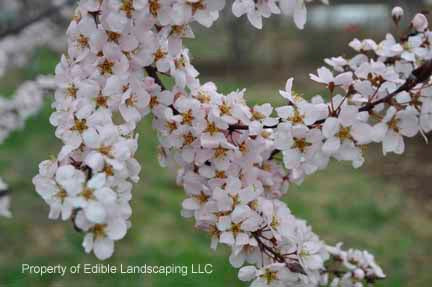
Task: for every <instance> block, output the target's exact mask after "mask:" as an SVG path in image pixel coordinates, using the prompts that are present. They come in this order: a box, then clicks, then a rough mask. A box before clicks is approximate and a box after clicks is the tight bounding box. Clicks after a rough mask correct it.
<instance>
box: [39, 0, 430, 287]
mask: <svg viewBox="0 0 432 287" xmlns="http://www.w3.org/2000/svg"><path fill="white" fill-rule="evenodd" d="M224 4H225V1H223V0H211V1H210V0H193V1H192V0H172V1H164V0H86V1H81V2H80V4H79V7H78V9H77V10H76V16H75V18H74V20H73V21H72V23H71V25H70V26H69V29H68V32H67V35H68V53H67V55H65V56H63V57H62V60H61V63H60V64H59V65H58V66H57V69H56V83H57V86H58V89H57V92H56V96H55V102H54V105H53V106H54V108H55V109H56V111H55V112H54V113H53V115H52V116H51V123H52V124H53V125H54V126H55V127H56V136H57V137H58V138H60V139H61V140H62V141H63V143H64V146H63V148H62V150H61V151H60V153H59V155H58V157H57V158H56V159H54V160H50V161H45V162H43V163H41V165H40V173H39V175H37V176H36V177H35V178H34V180H33V182H34V184H35V186H36V190H37V192H38V193H39V194H40V195H41V196H42V198H43V199H44V200H45V201H46V202H47V204H48V205H49V206H50V218H53V219H57V218H59V217H61V218H62V219H63V220H68V219H72V221H73V223H74V224H75V226H76V227H77V228H79V229H80V230H82V231H84V232H85V233H86V235H85V238H84V243H83V246H84V248H85V250H86V251H87V252H90V251H92V250H93V251H94V253H95V255H96V256H97V257H98V258H99V259H106V258H108V257H110V256H111V255H112V254H113V251H114V241H117V240H119V239H121V238H123V237H124V236H125V234H126V231H127V229H128V227H130V222H129V218H130V216H131V208H130V205H129V202H130V200H131V191H132V183H133V182H136V181H137V180H138V174H139V170H140V166H139V164H138V163H137V161H136V160H135V159H134V153H135V151H136V149H137V135H136V133H135V128H136V124H137V123H138V122H139V121H140V120H141V119H142V118H143V117H144V116H145V115H146V114H148V113H151V114H152V116H153V119H154V122H153V126H154V128H155V129H156V130H157V132H158V138H159V141H160V161H161V163H162V164H168V163H170V162H172V163H175V165H176V166H178V169H179V170H178V175H177V181H178V184H180V185H182V186H183V188H184V189H185V192H186V199H185V200H184V201H183V204H182V206H183V211H182V214H183V216H185V217H189V218H193V219H194V220H195V222H196V227H197V228H198V229H200V230H203V231H205V232H207V233H209V234H210V236H211V237H212V243H211V245H212V247H213V248H216V247H217V245H218V244H222V245H227V246H229V247H230V248H231V256H230V263H231V265H233V266H234V267H236V268H241V269H240V272H239V278H240V279H241V280H243V281H253V283H252V286H255V287H257V286H322V285H327V284H333V285H332V286H337V284H339V285H340V284H342V286H356V287H358V286H363V284H365V285H367V284H372V283H374V282H375V281H376V280H378V279H381V278H384V277H385V275H384V273H383V272H382V270H381V269H380V268H379V267H378V265H377V264H376V263H375V261H374V258H373V257H372V256H371V255H370V254H369V253H367V252H360V251H354V250H350V251H347V252H345V251H341V250H340V248H339V247H340V246H336V247H329V246H327V245H326V244H325V243H324V242H322V241H321V240H320V239H319V237H318V236H317V235H316V234H314V233H313V232H312V230H311V227H310V226H308V225H307V223H306V222H305V221H303V220H301V219H298V218H296V217H295V216H294V215H293V214H291V212H290V209H289V208H288V207H287V205H286V204H285V203H284V202H283V201H281V197H282V196H283V195H284V194H285V193H286V191H287V188H288V186H289V184H291V183H296V184H300V183H301V182H302V181H303V180H304V178H305V176H306V175H309V174H312V173H314V172H316V171H317V170H320V169H323V168H325V167H326V166H327V165H328V163H329V161H330V159H332V158H333V159H336V160H344V161H351V162H352V163H353V166H354V167H359V166H361V165H362V163H363V162H364V158H363V154H362V153H363V149H364V146H365V145H367V144H369V143H372V142H378V143H382V144H383V151H384V153H388V152H396V153H402V152H403V147H404V146H403V143H404V141H403V137H412V136H414V135H416V134H417V133H418V132H423V133H426V132H429V131H430V130H431V129H432V128H430V127H432V121H431V120H432V118H431V114H430V111H431V110H432V108H431V105H430V94H429V92H428V91H429V89H428V88H429V79H430V76H431V74H432V62H431V61H430V60H429V55H431V51H432V49H431V48H430V44H429V43H430V41H429V40H428V39H429V37H430V34H431V32H429V30H428V29H426V28H425V29H423V30H422V31H420V29H417V28H416V29H417V30H416V31H415V33H414V34H413V35H411V36H410V37H407V38H406V39H405V38H404V39H402V42H401V43H398V42H397V41H396V40H395V38H393V37H392V36H391V35H388V36H387V38H386V40H385V41H383V42H381V43H379V44H377V43H375V42H374V41H372V40H365V41H360V40H355V41H353V42H352V43H351V44H350V46H351V47H353V48H354V49H355V50H356V51H357V52H358V55H356V56H355V57H353V58H351V59H345V58H342V57H338V58H331V59H327V60H326V62H327V63H328V64H329V65H330V67H331V68H332V70H333V71H331V70H330V69H329V68H326V67H323V68H320V69H319V70H318V72H317V75H311V79H312V80H313V81H316V82H318V83H320V84H322V85H323V86H325V87H326V88H327V89H328V92H329V99H328V100H327V101H326V100H324V99H323V98H322V97H320V96H315V97H313V98H312V99H311V100H310V101H308V100H306V99H304V98H302V97H301V96H300V95H298V94H297V93H295V92H293V91H292V83H293V80H292V79H290V80H288V82H287V85H286V88H285V90H284V91H281V92H280V94H281V96H282V97H283V98H285V99H286V101H287V105H285V106H281V107H277V108H274V107H272V106H271V105H270V104H264V105H257V106H254V107H249V106H248V105H247V103H246V100H245V98H244V93H245V91H244V90H237V91H234V92H232V93H229V94H228V95H223V94H221V93H220V92H218V90H217V87H216V85H215V84H213V83H205V84H201V83H200V81H199V79H198V72H197V71H196V69H195V68H194V67H193V66H192V64H191V62H190V57H189V51H188V50H187V49H185V48H183V43H182V40H183V39H184V38H189V37H193V32H192V30H191V27H190V24H191V23H193V22H198V23H200V24H202V25H204V26H207V27H209V26H211V25H212V23H213V22H214V21H215V20H216V19H217V18H218V15H219V12H220V10H221V9H222V8H223V7H224ZM296 5H298V6H296ZM249 6H251V7H252V8H253V9H252V10H253V11H255V12H251V11H252V10H250V9H249V8H248V7H249ZM303 6H304V1H298V0H295V1H294V0H292V1H291V0H286V1H282V0H281V1H234V4H233V10H234V13H235V14H236V15H241V14H245V13H246V14H247V15H248V17H249V19H252V20H251V21H252V23H254V25H255V26H260V25H259V24H258V23H260V22H259V20H257V19H259V18H260V17H261V16H270V14H272V13H273V14H275V13H278V11H280V10H281V9H282V10H284V9H285V11H290V13H291V14H293V15H294V18H295V19H297V21H296V22H297V24H301V23H302V21H303V20H299V19H303V16H302V15H304V9H303ZM248 9H249V10H248ZM250 13H251V14H250ZM253 13H259V14H253ZM257 15H258V16H257ZM419 17H420V16H419ZM417 18H418V17H417ZM257 21H258V22H257ZM419 21H420V20H417V22H419ZM299 26H302V25H299ZM416 26H420V25H413V27H416ZM144 72H146V73H147V76H145V74H144ZM159 75H167V76H169V77H171V78H172V79H173V80H174V83H173V84H172V86H170V87H167V86H166V85H164V83H163V82H162V81H161V79H160V78H159ZM337 260H339V261H342V262H343V264H342V265H343V266H341V268H342V267H343V268H344V269H333V268H329V266H330V265H332V263H333V261H337Z"/></svg>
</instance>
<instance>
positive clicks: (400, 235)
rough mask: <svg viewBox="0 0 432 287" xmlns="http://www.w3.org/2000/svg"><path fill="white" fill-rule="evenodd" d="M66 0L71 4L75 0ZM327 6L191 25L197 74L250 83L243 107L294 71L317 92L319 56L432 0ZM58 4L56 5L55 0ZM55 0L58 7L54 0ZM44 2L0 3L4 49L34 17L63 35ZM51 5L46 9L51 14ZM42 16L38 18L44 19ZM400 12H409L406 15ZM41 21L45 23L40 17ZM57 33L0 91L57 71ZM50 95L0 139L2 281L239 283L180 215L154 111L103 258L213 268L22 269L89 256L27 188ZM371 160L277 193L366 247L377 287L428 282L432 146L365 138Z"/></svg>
mask: <svg viewBox="0 0 432 287" xmlns="http://www.w3.org/2000/svg"><path fill="white" fill-rule="evenodd" d="M71 2H73V1H71ZM331 2H332V3H331V4H332V5H331V6H329V7H326V6H321V5H312V6H310V8H309V11H308V17H309V21H308V24H307V27H306V29H305V30H304V31H299V30H297V29H296V28H295V27H294V25H293V23H292V21H291V20H290V19H284V18H281V17H274V18H273V19H271V20H266V21H265V25H264V29H263V30H262V31H257V30H255V29H254V28H252V27H251V26H250V25H249V24H247V23H246V19H245V18H241V19H235V18H234V17H233V16H231V13H229V11H228V10H229V9H228V10H227V11H226V13H225V15H223V16H222V18H221V20H220V21H219V22H217V24H216V25H215V26H214V27H213V28H212V29H211V30H210V31H209V30H204V29H202V28H200V27H195V32H196V36H197V37H196V38H197V39H196V40H191V41H188V43H187V45H188V46H189V47H190V50H191V52H192V55H193V63H194V64H195V65H196V67H197V68H198V69H199V71H200V72H201V78H202V81H203V82H204V81H207V80H212V81H214V82H216V83H217V84H218V86H219V87H220V89H221V90H222V91H224V92H228V91H231V90H233V89H237V88H243V87H244V88H247V90H248V92H247V98H248V100H249V101H250V103H251V104H257V103H265V102H271V103H273V104H278V103H281V99H279V98H278V93H277V91H278V90H279V89H281V88H284V86H285V81H286V79H287V78H289V77H292V76H294V77H295V89H296V90H297V91H298V92H300V93H302V94H304V95H306V96H310V95H315V94H317V93H318V94H319V93H320V92H321V90H320V87H319V86H317V85H314V84H312V83H311V81H309V79H308V74H309V73H310V72H314V71H315V69H316V68H318V67H320V66H321V65H322V64H323V59H324V58H326V57H332V56H339V55H346V56H350V55H352V52H353V51H351V50H350V48H349V47H348V46H347V44H348V42H349V41H350V40H352V39H353V38H354V37H357V38H359V39H362V38H372V39H375V40H377V41H378V40H380V39H382V38H383V37H384V36H385V33H387V32H388V31H391V32H394V33H396V31H395V30H394V27H393V23H392V21H391V17H390V13H391V8H392V7H393V6H395V5H400V6H402V7H403V8H404V9H405V12H406V14H407V15H413V14H414V13H415V12H417V11H426V10H427V9H428V7H430V5H431V4H432V3H428V2H431V1H421V0H406V1H384V0H370V1H366V0H340V1H337V0H331ZM59 3H60V2H59ZM59 3H56V5H60V4H61V3H60V4H59ZM53 8H56V7H53V4H52V3H51V2H49V1H46V0H0V35H1V36H2V37H0V47H1V42H2V41H3V40H4V39H6V38H7V37H6V38H5V35H8V37H10V36H11V34H13V33H10V31H14V29H15V28H17V27H19V26H20V25H22V24H23V21H25V20H29V19H30V20H31V19H35V18H37V17H38V16H40V15H45V16H46V17H48V18H49V21H50V25H52V26H53V27H54V29H58V31H64V30H65V29H66V25H67V23H68V21H69V20H68V18H69V17H70V13H69V14H68V11H67V10H64V9H63V10H61V11H60V10H59V9H58V8H56V9H53ZM48 12H49V13H48ZM46 17H43V18H44V19H46ZM405 19H409V17H406V18H405ZM44 21H45V20H44ZM62 34H64V32H61V33H59V36H58V37H54V39H53V43H44V44H42V45H39V46H38V47H36V48H32V50H31V51H30V53H29V56H28V57H29V58H28V59H29V61H25V62H24V61H23V63H22V64H20V65H16V66H14V67H12V68H10V69H8V70H7V72H6V74H5V75H4V77H3V78H1V79H0V94H1V95H2V96H5V97H8V96H11V95H13V92H14V90H15V88H16V86H17V85H18V84H19V83H21V82H23V81H24V80H29V79H34V78H35V77H36V76H37V75H39V74H50V73H53V71H54V68H55V65H56V64H57V62H58V60H59V55H60V53H61V52H62V51H63V50H64V43H65V41H64V37H62V36H61V35H62ZM50 102H51V99H50V98H49V99H47V100H46V104H45V107H44V109H43V111H42V112H41V113H40V114H39V115H38V116H36V117H33V118H32V119H31V120H30V121H29V122H28V123H27V125H26V127H25V128H24V129H23V130H20V131H17V132H15V133H14V134H13V135H12V136H11V137H9V138H8V139H7V140H6V142H5V143H4V144H3V145H1V146H0V174H1V175H2V176H3V177H4V178H5V179H6V180H7V181H8V183H9V184H10V186H11V190H12V196H13V201H12V212H13V215H14V218H13V219H12V220H8V219H0V286H1V287H3V286H7V287H12V286H76V285H79V286H82V287H86V286H96V285H99V284H100V285H102V284H103V286H152V287H159V286H180V287H183V286H185V287H186V286H208V287H211V286H214V287H216V286H217V287H219V286H245V285H243V284H242V283H241V282H239V281H238V280H237V275H236V270H234V269H232V268H231V267H230V265H229V263H228V255H229V253H228V251H227V250H226V249H224V248H220V249H218V250H217V252H213V251H211V250H210V248H209V238H208V236H207V235H206V234H203V233H200V232H198V231H197V230H195V229H194V227H193V222H192V221H189V220H185V219H183V218H181V217H180V205H181V202H182V199H183V191H182V190H181V188H178V187H177V186H176V184H175V175H174V174H173V173H172V172H171V171H169V170H166V169H163V168H161V167H159V165H158V163H157V160H156V149H157V139H156V136H155V132H154V131H153V130H152V129H151V122H150V119H147V120H145V121H144V122H143V123H142V124H141V126H140V128H139V133H140V134H141V136H140V149H139V151H138V153H137V158H138V160H139V161H140V162H141V163H142V165H143V170H142V172H141V181H140V183H139V184H137V185H136V186H135V189H134V199H133V202H132V205H133V210H134V213H133V217H132V223H133V227H132V229H131V230H130V231H129V233H128V235H127V237H126V238H125V239H124V240H122V241H120V242H119V243H117V244H116V252H115V255H114V256H113V258H111V259H110V260H108V261H107V262H104V263H110V264H121V263H123V264H129V265H143V264H147V265H171V264H178V265H189V264H192V263H194V264H213V266H214V271H215V272H214V273H213V274H211V275H191V276H188V277H182V276H180V275H178V276H175V275H173V276H169V277H165V276H163V275H154V276H150V275H113V276H106V275H94V276H91V275H82V276H71V275H68V276H65V277H60V276H57V275H56V276H44V277H38V276H31V275H23V274H21V264H23V263H26V264H31V265H55V264H62V265H66V266H69V265H73V264H78V263H97V261H96V260H95V259H94V256H93V255H86V254H84V251H83V249H82V247H81V241H82V235H81V234H79V233H77V232H75V231H74V229H73V227H72V225H71V224H68V223H62V222H58V221H50V220H48V218H47V215H48V207H47V206H46V205H45V204H44V203H43V201H42V200H41V199H40V198H39V197H38V195H37V194H36V193H35V192H34V188H33V186H32V184H31V179H32V177H33V176H34V175H35V174H36V173H37V165H38V163H39V162H40V161H42V160H45V159H47V158H48V157H49V156H50V155H55V154H56V153H57V152H58V151H59V149H60V143H59V141H58V140H57V139H56V138H55V136H54V129H53V128H52V127H51V126H50V125H49V123H48V118H49V115H50V113H51V112H52V110H51V108H50ZM366 157H367V162H366V164H365V165H364V166H363V167H362V168H360V169H358V170H354V169H352V167H351V166H350V165H349V164H341V163H333V164H331V166H330V168H328V169H327V170H325V171H323V172H319V173H317V174H315V175H313V176H310V177H309V178H307V179H306V180H305V182H304V184H303V185H301V186H299V187H297V186H292V187H291V189H290V192H289V193H288V195H287V196H286V197H285V200H286V201H287V203H288V205H289V207H290V208H291V209H292V211H293V213H294V214H296V215H297V216H298V217H302V218H305V219H307V220H308V221H309V223H310V224H311V225H312V226H313V229H314V231H315V232H317V233H318V234H319V235H320V236H321V237H322V238H323V239H324V240H326V241H327V242H328V243H332V244H333V243H337V242H339V241H343V242H344V243H345V245H346V247H353V248H359V249H368V250H370V251H371V252H373V253H374V254H375V255H376V257H377V260H378V262H379V263H380V264H381V265H382V266H383V269H384V270H385V272H386V273H387V275H388V279H387V280H385V281H383V282H382V283H380V284H379V285H378V286H387V287H399V286H409V287H426V286H432V273H431V272H430V268H431V267H430V266H431V264H432V244H431V242H432V189H431V184H432V151H430V147H429V146H428V145H427V144H425V142H424V140H423V139H422V138H421V137H419V138H415V139H412V140H410V141H409V143H408V144H407V148H406V153H405V154H404V155H403V156H388V157H386V158H383V157H382V152H381V149H380V147H378V146H371V147H369V149H368V150H367V152H366Z"/></svg>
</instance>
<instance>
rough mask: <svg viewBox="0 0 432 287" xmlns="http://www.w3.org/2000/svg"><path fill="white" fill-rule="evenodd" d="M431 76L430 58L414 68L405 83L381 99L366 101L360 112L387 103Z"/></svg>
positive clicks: (431, 61)
mask: <svg viewBox="0 0 432 287" xmlns="http://www.w3.org/2000/svg"><path fill="white" fill-rule="evenodd" d="M431 76H432V60H428V61H426V62H425V63H424V64H423V65H421V66H420V67H418V68H417V69H415V70H414V71H413V72H412V73H411V75H410V76H409V78H408V79H407V80H406V81H405V83H404V84H403V85H402V86H400V87H399V88H398V89H397V90H396V91H394V92H393V93H390V94H388V95H387V96H385V97H384V98H382V99H379V100H377V101H375V102H371V103H368V104H367V105H365V106H364V107H362V108H360V109H359V111H360V112H366V111H371V110H372V109H373V108H374V107H375V106H377V105H379V104H382V103H388V102H390V101H391V99H392V98H393V97H395V96H397V95H398V94H399V93H401V92H408V91H410V90H411V89H413V88H414V87H415V86H417V85H418V84H421V83H424V82H426V81H428V80H429V79H430V77H431Z"/></svg>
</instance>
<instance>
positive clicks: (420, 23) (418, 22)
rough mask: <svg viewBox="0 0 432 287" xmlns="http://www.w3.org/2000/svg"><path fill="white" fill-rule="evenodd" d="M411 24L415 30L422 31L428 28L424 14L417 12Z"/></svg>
mask: <svg viewBox="0 0 432 287" xmlns="http://www.w3.org/2000/svg"><path fill="white" fill-rule="evenodd" d="M411 25H412V26H413V27H414V29H416V31H417V32H424V31H425V30H426V29H427V28H428V26H429V22H428V20H427V18H426V16H425V15H423V14H421V13H418V14H417V15H415V17H414V19H413V20H412V21H411Z"/></svg>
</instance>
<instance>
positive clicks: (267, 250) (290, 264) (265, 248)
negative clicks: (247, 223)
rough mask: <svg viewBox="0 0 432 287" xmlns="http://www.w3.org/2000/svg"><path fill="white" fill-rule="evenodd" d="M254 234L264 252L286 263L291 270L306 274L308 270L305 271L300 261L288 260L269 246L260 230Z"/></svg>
mask: <svg viewBox="0 0 432 287" xmlns="http://www.w3.org/2000/svg"><path fill="white" fill-rule="evenodd" d="M252 236H253V237H254V238H255V240H256V241H257V242H258V247H259V248H260V249H261V251H262V252H263V253H265V254H267V255H270V257H273V259H274V260H275V261H277V262H279V263H284V264H285V265H286V267H287V268H288V269H289V270H290V271H292V272H294V273H301V274H305V275H306V272H305V271H304V269H303V267H302V266H301V265H300V264H299V263H298V262H288V261H287V260H286V258H285V257H284V256H283V255H282V254H280V253H279V252H277V251H276V250H274V249H273V248H271V247H269V246H267V245H266V244H265V243H264V242H263V241H262V240H261V235H260V231H257V232H252Z"/></svg>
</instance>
